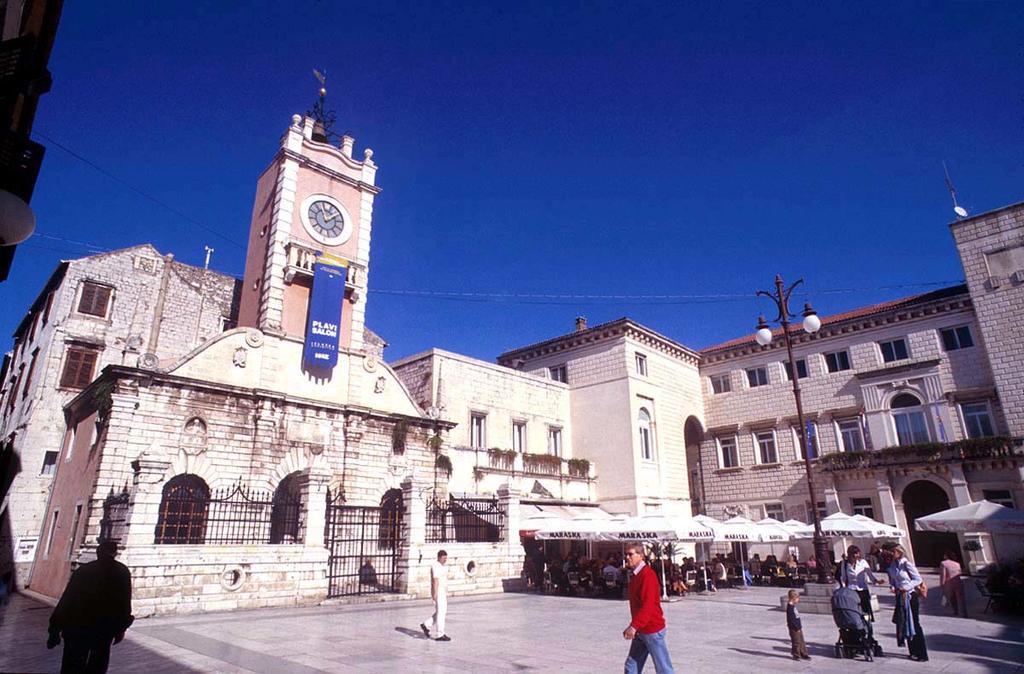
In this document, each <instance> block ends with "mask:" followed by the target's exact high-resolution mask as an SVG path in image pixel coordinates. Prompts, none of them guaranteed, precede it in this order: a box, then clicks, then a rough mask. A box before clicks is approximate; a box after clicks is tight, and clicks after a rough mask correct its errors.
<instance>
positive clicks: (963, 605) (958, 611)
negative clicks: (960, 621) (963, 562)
mask: <svg viewBox="0 0 1024 674" xmlns="http://www.w3.org/2000/svg"><path fill="white" fill-rule="evenodd" d="M961 574H963V570H962V569H961V568H960V562H958V561H956V559H955V557H954V553H953V551H951V550H946V551H945V552H944V553H942V561H941V562H940V563H939V585H940V586H941V587H942V593H943V595H945V597H946V602H947V603H948V604H949V607H950V608H952V609H953V615H955V616H959V615H963V617H965V618H966V617H967V602H966V601H965V600H964V585H963V582H962V581H961V580H960V576H961Z"/></svg>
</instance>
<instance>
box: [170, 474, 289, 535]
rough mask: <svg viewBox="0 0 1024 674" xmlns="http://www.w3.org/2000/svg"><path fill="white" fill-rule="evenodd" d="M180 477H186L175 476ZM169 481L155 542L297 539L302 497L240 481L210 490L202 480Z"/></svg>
mask: <svg viewBox="0 0 1024 674" xmlns="http://www.w3.org/2000/svg"><path fill="white" fill-rule="evenodd" d="M178 477H184V476H178ZM176 479H177V478H175V479H174V480H171V481H170V482H168V484H167V486H166V487H165V488H164V495H163V500H162V501H161V502H160V515H159V518H158V520H157V529H156V542H157V543H163V544H192V545H198V544H206V545H262V544H279V543H300V542H301V541H300V540H299V538H300V531H301V528H302V512H303V509H302V499H301V497H300V496H299V495H298V494H295V493H291V492H289V491H287V490H282V489H279V490H277V492H276V493H274V494H273V495H271V494H270V493H269V492H262V491H256V490H250V489H249V488H248V487H246V486H244V485H242V484H241V483H239V484H236V485H234V486H232V487H228V488H225V489H219V490H214V491H213V492H210V491H209V490H208V489H207V488H206V485H205V483H203V482H202V481H201V480H198V484H195V483H191V482H181V483H177V484H176V483H175V480H176Z"/></svg>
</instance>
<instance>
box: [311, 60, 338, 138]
mask: <svg viewBox="0 0 1024 674" xmlns="http://www.w3.org/2000/svg"><path fill="white" fill-rule="evenodd" d="M313 76H314V77H315V78H316V79H317V81H318V82H320V90H319V91H318V92H317V94H318V96H317V99H316V103H314V104H313V109H312V110H310V111H309V112H307V113H306V114H307V115H308V116H310V117H312V118H313V122H314V125H313V140H315V141H317V142H320V143H326V142H327V141H328V138H329V136H330V135H331V134H332V131H331V127H332V126H334V120H335V115H334V112H333V111H330V110H327V108H326V107H325V106H324V100H325V99H326V98H327V72H326V71H323V72H321V71H320V70H317V69H316V68H314V69H313Z"/></svg>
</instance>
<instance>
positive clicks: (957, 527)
mask: <svg viewBox="0 0 1024 674" xmlns="http://www.w3.org/2000/svg"><path fill="white" fill-rule="evenodd" d="M914 526H915V527H916V528H917V530H918V531H950V532H954V533H965V532H972V533H973V532H979V531H980V532H986V533H990V534H1024V512H1022V511H1020V510H1014V509H1013V508H1007V507H1006V506H1001V505H999V504H998V503H992V502H991V501H976V502H974V503H969V504H967V505H965V506H959V507H957V508H950V509H949V510H943V511H941V512H937V513H932V514H931V515H925V516H924V517H918V518H917V519H916V520H915V521H914Z"/></svg>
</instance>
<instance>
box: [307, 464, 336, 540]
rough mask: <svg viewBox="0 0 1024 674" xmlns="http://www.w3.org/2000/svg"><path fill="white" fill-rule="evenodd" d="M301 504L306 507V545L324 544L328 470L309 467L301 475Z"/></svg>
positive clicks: (329, 476) (329, 475) (329, 477)
mask: <svg viewBox="0 0 1024 674" xmlns="http://www.w3.org/2000/svg"><path fill="white" fill-rule="evenodd" d="M302 477H303V479H302V487H301V489H302V505H303V507H304V508H305V509H306V521H305V525H304V526H305V530H306V531H305V535H304V536H303V540H304V542H305V545H306V546H307V547H314V548H317V547H319V548H322V547H323V546H324V527H325V525H326V524H327V483H328V482H329V481H330V479H331V474H330V472H328V471H326V470H318V469H316V468H310V469H309V471H308V472H307V473H306V474H305V475H303V476H302Z"/></svg>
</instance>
